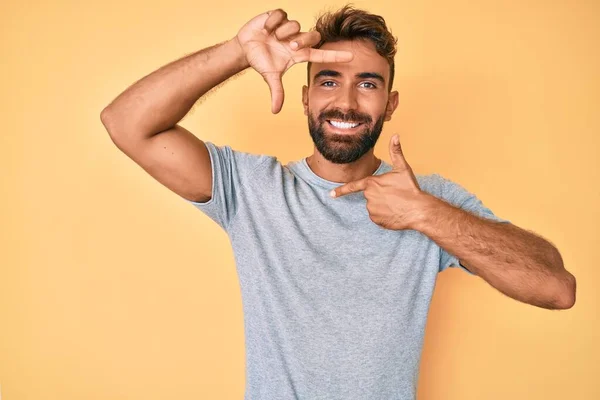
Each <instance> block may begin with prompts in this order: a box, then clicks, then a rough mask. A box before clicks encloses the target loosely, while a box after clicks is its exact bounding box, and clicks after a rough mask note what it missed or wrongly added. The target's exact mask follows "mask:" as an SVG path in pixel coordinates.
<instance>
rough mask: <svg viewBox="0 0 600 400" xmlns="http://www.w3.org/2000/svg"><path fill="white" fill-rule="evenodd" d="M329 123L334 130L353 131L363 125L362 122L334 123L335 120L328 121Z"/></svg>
mask: <svg viewBox="0 0 600 400" xmlns="http://www.w3.org/2000/svg"><path fill="white" fill-rule="evenodd" d="M327 123H328V124H329V125H331V126H333V127H334V128H338V129H353V128H356V127H357V126H359V125H362V123H360V122H341V121H333V120H327Z"/></svg>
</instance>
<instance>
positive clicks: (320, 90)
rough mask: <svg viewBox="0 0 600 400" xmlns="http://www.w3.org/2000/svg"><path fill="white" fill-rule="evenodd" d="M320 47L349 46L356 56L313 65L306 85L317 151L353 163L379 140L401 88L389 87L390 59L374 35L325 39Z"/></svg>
mask: <svg viewBox="0 0 600 400" xmlns="http://www.w3.org/2000/svg"><path fill="white" fill-rule="evenodd" d="M321 49H323V50H347V51H351V52H353V53H354V59H353V60H352V61H350V62H348V63H331V64H325V63H324V64H319V63H313V64H312V65H311V68H310V83H309V86H308V87H307V86H304V87H303V88H302V102H303V104H304V114H305V115H306V116H308V129H309V131H310V136H311V137H312V139H313V142H314V143H315V146H316V148H317V150H318V151H319V153H321V154H322V155H323V157H324V158H325V159H326V160H328V161H331V162H333V163H336V164H345V163H351V162H353V161H356V160H358V159H359V158H360V157H362V156H363V155H364V154H365V153H367V152H368V151H369V150H371V149H372V148H373V147H374V146H375V143H377V139H379V135H380V134H381V129H382V128H383V122H384V121H389V120H390V119H391V116H392V113H393V112H394V110H395V109H396V107H397V105H398V92H392V93H389V91H388V85H389V79H390V65H389V63H388V62H387V60H386V59H385V58H383V57H382V56H380V55H379V54H378V53H377V51H376V50H375V45H374V44H373V43H372V42H371V41H364V40H353V41H349V40H345V41H340V42H334V43H325V44H324V45H323V46H322V47H321Z"/></svg>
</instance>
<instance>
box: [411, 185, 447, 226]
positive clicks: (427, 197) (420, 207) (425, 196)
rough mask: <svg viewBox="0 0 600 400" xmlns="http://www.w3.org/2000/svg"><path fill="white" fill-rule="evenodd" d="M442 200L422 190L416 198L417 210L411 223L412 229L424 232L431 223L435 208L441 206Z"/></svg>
mask: <svg viewBox="0 0 600 400" xmlns="http://www.w3.org/2000/svg"><path fill="white" fill-rule="evenodd" d="M440 202H442V200H440V199H438V198H437V197H435V196H433V195H431V194H429V193H427V192H421V194H420V195H419V197H418V200H416V204H417V206H416V211H415V212H414V213H413V214H412V218H411V219H412V221H411V223H410V225H411V229H414V230H417V231H419V232H424V231H425V230H426V228H427V226H428V224H430V217H431V216H432V215H434V214H435V210H436V209H437V208H438V207H440Z"/></svg>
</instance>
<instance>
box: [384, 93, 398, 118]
mask: <svg viewBox="0 0 600 400" xmlns="http://www.w3.org/2000/svg"><path fill="white" fill-rule="evenodd" d="M396 107H398V91H397V90H394V91H393V92H391V93H390V95H389V97H388V102H387V106H386V108H385V119H384V121H389V120H391V119H392V114H393V113H394V111H395V110H396Z"/></svg>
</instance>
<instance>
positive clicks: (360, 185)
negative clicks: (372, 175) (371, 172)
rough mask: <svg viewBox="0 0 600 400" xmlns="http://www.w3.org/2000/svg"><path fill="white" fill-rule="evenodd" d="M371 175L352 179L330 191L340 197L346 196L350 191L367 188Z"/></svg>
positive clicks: (330, 193)
mask: <svg viewBox="0 0 600 400" xmlns="http://www.w3.org/2000/svg"><path fill="white" fill-rule="evenodd" d="M368 179H369V177H366V178H362V179H359V180H357V181H352V182H348V183H345V184H343V185H342V186H338V187H336V188H335V189H333V190H332V191H331V192H329V195H330V196H331V197H340V196H345V195H347V194H350V193H355V192H360V191H362V190H365V189H366V188H367V180H368Z"/></svg>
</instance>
